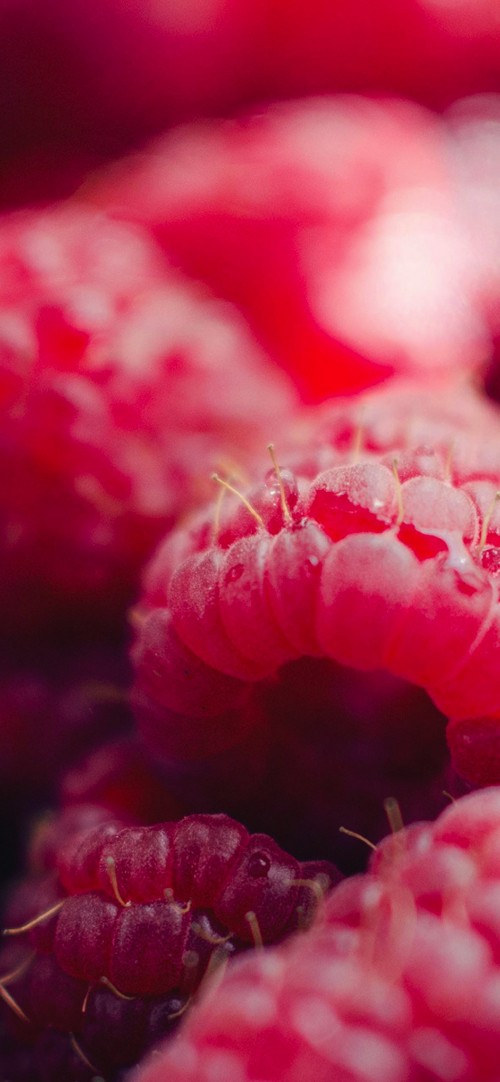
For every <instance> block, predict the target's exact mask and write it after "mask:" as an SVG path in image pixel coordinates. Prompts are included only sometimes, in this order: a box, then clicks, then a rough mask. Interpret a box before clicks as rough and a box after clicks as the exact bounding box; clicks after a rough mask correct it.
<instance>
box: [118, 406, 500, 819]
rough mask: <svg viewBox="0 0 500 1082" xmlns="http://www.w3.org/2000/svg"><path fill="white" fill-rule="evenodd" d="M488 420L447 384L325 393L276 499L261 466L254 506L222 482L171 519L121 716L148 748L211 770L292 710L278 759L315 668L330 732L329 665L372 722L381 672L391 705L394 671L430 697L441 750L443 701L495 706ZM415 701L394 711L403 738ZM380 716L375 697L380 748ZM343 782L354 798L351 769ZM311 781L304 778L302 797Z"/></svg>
mask: <svg viewBox="0 0 500 1082" xmlns="http://www.w3.org/2000/svg"><path fill="white" fill-rule="evenodd" d="M433 396H434V400H432V399H433ZM498 432H499V428H498V415H497V413H496V411H495V410H494V409H492V408H491V407H490V406H489V405H488V404H485V403H484V402H482V401H480V400H476V399H474V397H473V395H472V392H471V393H470V394H467V395H465V394H464V393H463V392H462V391H460V390H454V389H453V388H452V387H451V386H450V385H445V386H444V387H441V388H439V387H436V386H434V387H432V385H431V386H430V387H429V390H428V391H427V392H426V391H425V390H423V389H422V388H421V387H415V386H413V385H409V386H406V387H401V386H399V387H398V386H394V387H392V388H385V389H383V390H379V391H377V392H372V393H370V394H369V395H365V396H362V397H359V398H358V399H356V400H353V401H352V402H344V403H342V404H339V405H338V406H337V405H334V406H329V407H328V408H325V410H324V412H323V414H319V416H318V414H316V415H315V416H314V417H313V418H312V419H311V421H310V422H309V423H305V424H304V428H303V430H302V432H301V433H300V432H299V433H297V435H296V441H295V444H294V445H293V444H292V446H291V450H290V451H288V452H287V451H286V450H285V451H284V453H281V451H280V464H281V482H282V485H283V490H284V494H285V503H286V506H285V504H282V497H281V495H280V491H279V485H278V482H277V477H276V474H275V472H274V471H273V470H271V471H269V473H268V474H267V478H266V480H265V482H264V483H260V484H259V483H258V482H256V483H255V484H254V485H253V486H251V487H249V488H248V489H244V490H243V496H244V497H245V499H246V500H247V501H248V503H249V504H250V505H251V507H252V508H253V511H254V512H256V513H257V515H258V516H259V518H257V517H256V515H255V514H252V513H251V512H250V510H249V508H248V506H247V505H245V504H244V502H243V500H242V499H237V497H235V496H233V495H232V494H231V493H229V492H227V493H226V494H225V495H224V498H223V501H222V504H221V506H220V507H219V510H218V512H217V516H216V512H215V511H214V509H210V510H208V512H207V513H205V514H200V515H199V516H198V517H197V518H195V519H193V521H192V524H191V526H189V525H186V526H185V527H184V528H183V529H182V530H179V531H177V532H175V533H174V534H173V535H172V537H171V539H170V540H167V541H166V543H165V544H164V546H163V547H161V548H160V549H159V551H158V553H157V555H156V557H155V559H154V560H153V562H152V563H151V565H150V567H149V569H148V572H147V574H146V577H145V586H144V593H143V598H142V602H141V606H140V608H139V610H138V616H139V621H138V633H137V639H136V645H135V647H134V655H133V656H134V663H135V667H136V711H137V715H138V718H139V722H140V725H141V728H142V731H143V733H144V735H145V737H146V739H147V740H148V742H149V744H150V746H151V747H154V748H156V749H157V750H158V752H159V753H160V754H161V755H162V756H163V757H164V758H165V760H170V761H172V760H175V759H177V760H178V761H188V760H192V761H195V760H196V758H198V759H199V760H201V759H203V760H204V762H205V768H206V769H207V770H210V758H209V756H212V757H213V756H215V753H216V751H217V750H218V751H219V752H220V753H221V754H222V753H223V752H224V750H225V749H228V748H230V747H236V746H237V745H238V744H240V745H241V746H244V744H245V742H247V745H248V743H251V733H252V729H253V732H254V733H255V734H258V733H259V732H261V731H264V733H266V734H267V735H269V734H272V733H273V731H276V726H277V725H278V726H279V724H280V720H279V719H280V717H281V718H282V719H287V718H290V719H294V720H293V721H291V724H290V725H288V726H287V725H286V723H285V725H284V731H285V732H286V733H287V734H288V740H287V743H286V744H284V748H283V753H282V754H283V756H284V757H286V755H287V747H289V746H290V739H291V734H295V732H296V729H295V726H296V724H299V725H300V718H299V717H298V715H299V713H300V710H299V709H298V708H297V709H296V708H295V705H294V696H295V698H296V699H297V701H300V702H302V703H303V710H304V712H305V713H304V723H303V726H302V729H299V732H300V733H301V736H300V738H299V742H300V745H301V747H302V750H303V755H304V762H307V756H306V755H305V751H304V749H306V748H308V747H310V742H311V739H314V738H315V732H316V730H315V723H314V712H312V716H311V714H308V713H307V702H308V689H309V687H311V689H312V690H311V695H310V700H311V702H314V700H315V698H316V697H317V696H318V695H320V694H321V693H320V692H319V691H318V690H317V689H318V688H319V686H320V679H321V681H323V682H325V688H326V690H325V693H324V695H325V696H326V697H324V698H323V702H322V704H321V706H320V711H322V712H323V716H324V717H325V719H326V718H328V717H329V718H330V722H329V723H328V722H327V721H326V720H325V721H324V724H325V728H326V730H327V731H328V728H329V730H330V733H331V738H330V739H332V738H333V739H334V738H335V737H334V734H335V725H336V722H335V710H336V705H335V684H336V680H337V677H336V676H335V666H338V665H341V666H343V667H347V668H348V669H354V670H356V677H355V680H356V681H357V685H356V686H357V688H358V698H362V696H363V688H364V689H365V692H364V694H365V699H366V701H365V705H364V706H363V705H361V706H360V705H359V704H358V707H357V711H358V716H361V717H363V715H364V716H365V718H366V719H367V721H366V723H365V728H366V731H367V732H369V731H370V724H369V722H368V719H369V718H370V717H371V716H372V715H371V702H372V700H373V694H374V683H373V682H375V685H376V681H377V679H379V678H380V676H381V674H382V673H383V674H385V675H386V678H387V682H388V688H387V711H388V716H390V710H391V707H390V699H391V690H390V688H391V681H392V680H395V681H396V684H395V685H394V688H395V691H394V694H396V690H397V688H398V684H397V681H402V680H403V681H406V682H409V683H410V684H411V685H414V686H415V685H416V687H417V688H422V689H424V690H425V692H426V693H427V695H428V696H429V697H430V699H431V700H432V702H433V703H434V705H435V707H437V709H438V711H440V712H441V714H438V713H437V711H436V712H435V714H434V720H431V719H432V713H431V714H430V715H429V712H428V708H427V711H426V707H425V706H424V705H423V715H422V716H423V717H425V716H427V717H428V719H429V720H428V722H425V723H423V725H422V732H424V730H425V728H426V726H427V724H428V725H429V729H430V731H432V727H433V726H434V732H435V739H436V745H435V746H436V748H437V747H439V746H440V741H441V740H442V732H443V729H444V718H443V715H444V716H446V717H452V718H453V719H458V720H460V719H468V718H474V717H476V716H477V717H481V716H487V717H490V718H496V717H498V716H499V715H500V683H499V673H498V664H497V653H498V644H499V634H500V615H499V612H500V610H499V608H498V577H497V571H496V570H495V564H494V557H495V555H496V554H498V552H499V551H500V517H499V515H500V511H499V505H498V501H497V499H496V492H497V490H498V487H499V482H500V441H499V436H498ZM214 522H216V523H217V527H216V536H215V537H214V533H215V528H214ZM328 662H330V663H331V664H332V666H333V667H332V668H331V670H330V677H329V679H330V686H328ZM321 666H325V671H324V672H323V671H322V670H321ZM301 673H302V676H301ZM359 673H361V674H365V673H366V674H367V675H366V676H364V675H361V676H360V675H358V674H359ZM320 674H321V676H320ZM370 674H373V677H372V676H371V675H370ZM343 680H344V684H346V683H347V684H348V681H346V678H345V676H344V678H343ZM294 681H295V684H294ZM288 686H290V687H292V688H293V687H294V686H295V691H293V692H292V693H290V694H289V695H288V698H287V688H288ZM340 686H342V685H340ZM352 686H354V677H353V683H352ZM280 689H281V690H280ZM342 694H343V693H342ZM398 694H399V691H398ZM315 709H316V704H315V707H314V710H315ZM393 709H394V708H393ZM413 709H414V708H413V707H411V706H409V707H408V706H407V707H406V712H402V714H401V716H400V735H401V740H402V742H403V743H404V740H405V716H407V717H408V719H409V718H411V716H412V712H413ZM328 711H329V713H328ZM295 716H297V721H295ZM320 716H321V713H320ZM386 731H387V722H386V721H384V711H383V710H382V711H381V713H380V716H379V720H378V721H376V720H375V719H374V721H373V733H372V738H373V741H374V744H375V745H376V743H377V740H379V741H381V742H383V741H384V739H385V736H384V734H385V732H386ZM394 732H395V733H396V732H397V725H395V728H394ZM309 734H310V735H309ZM431 744H432V741H431ZM362 747H363V741H362V740H360V741H359V745H358V751H360V750H361V749H362ZM415 747H416V748H418V737H417V740H416V742H415ZM278 756H279V752H278ZM444 759H445V756H444V755H443V759H442V762H444ZM359 761H360V760H359V759H358V762H359ZM277 762H278V770H279V758H278V760H277ZM298 762H299V764H300V753H299V756H298ZM408 765H409V764H408ZM369 766H370V764H369V763H368V769H369ZM458 766H459V769H460V771H461V772H462V773H465V775H466V776H467V772H466V769H465V767H464V763H463V760H461V761H460V763H459V764H458ZM339 774H340V776H341V768H340V769H339ZM296 776H297V778H298V779H300V766H299V770H298V772H297V775H296ZM294 777H295V775H294ZM349 777H350V778H351V777H352V780H353V791H354V794H356V792H357V791H359V790H362V788H363V786H362V784H360V775H359V773H358V774H356V769H355V768H354V770H353V773H352V775H349ZM400 780H401V778H400ZM331 781H332V779H331V777H330V789H332V788H333V786H332V784H331ZM271 786H272V782H271ZM441 788H447V786H446V784H445V785H441ZM277 790H278V792H280V789H279V784H278V786H277ZM325 791H326V790H325ZM389 791H391V790H390V789H386V792H385V794H384V793H382V794H380V798H379V799H380V803H381V801H382V799H383V796H384V795H387V792H389ZM317 793H318V790H317V788H315V784H314V782H313V783H312V787H311V789H310V790H309V798H310V800H312V799H316V797H317ZM397 795H398V796H399V793H398V794H397ZM355 802H356V795H354V798H353V800H352V801H351V803H352V804H354V803H355ZM402 802H403V807H404V797H402ZM436 810H437V809H436ZM424 811H425V804H424V805H423V807H422V808H421V811H420V816H421V815H422V814H423V813H424ZM417 817H418V815H417ZM342 822H344V819H343V817H342V818H340V820H339V821H338V825H340V823H342ZM349 825H352V826H354V824H352V823H349ZM365 829H366V828H365ZM369 829H370V828H369V827H368V830H369Z"/></svg>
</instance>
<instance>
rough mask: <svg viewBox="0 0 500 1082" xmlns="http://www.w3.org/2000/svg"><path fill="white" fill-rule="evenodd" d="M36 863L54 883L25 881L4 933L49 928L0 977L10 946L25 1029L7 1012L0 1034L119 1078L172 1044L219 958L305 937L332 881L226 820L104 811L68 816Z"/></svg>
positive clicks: (29, 936)
mask: <svg viewBox="0 0 500 1082" xmlns="http://www.w3.org/2000/svg"><path fill="white" fill-rule="evenodd" d="M96 819H97V816H96ZM80 821H81V822H82V823H83V819H81V820H80ZM87 822H88V823H89V824H90V812H89V815H88V816H87ZM54 840H55V841H56V843H58V848H56V847H55V845H54ZM35 852H37V854H38V867H39V868H40V867H41V868H42V869H43V870H45V869H46V870H48V871H49V873H50V870H51V867H53V865H54V864H55V865H56V868H57V877H54V874H53V871H52V874H48V875H47V873H46V872H45V874H39V875H38V876H33V875H31V877H29V878H27V879H26V880H25V881H24V882H22V883H21V884H20V886H19V887H18V888H17V891H14V892H13V894H12V895H11V898H10V900H9V901H8V904H7V913H6V920H7V922H8V923H9V925H12V924H14V926H17V927H18V926H20V925H24V924H25V923H26V922H29V920H30V918H33V917H35V918H36V917H37V916H41V915H42V914H44V913H47V917H46V918H45V919H42V920H41V921H35V923H34V925H33V926H32V927H30V928H28V929H27V930H26V931H25V932H24V933H22V937H21V936H19V938H18V936H17V935H14V936H12V938H11V940H10V941H9V942H8V947H7V948H6V951H5V954H4V956H3V958H2V962H3V971H4V972H13V971H15V970H16V965H15V964H13V963H12V960H11V956H12V950H13V944H14V951H15V949H16V947H17V950H18V951H19V946H18V944H19V939H20V940H21V943H22V947H21V961H20V962H18V966H20V969H19V972H18V973H16V974H15V976H14V977H12V978H11V979H10V980H8V981H7V985H8V989H9V992H10V993H11V995H12V996H13V997H14V999H15V1005H16V1006H17V1008H20V1010H21V1011H22V1012H23V1013H24V1015H25V1016H26V1018H27V1019H28V1020H29V1021H26V1018H22V1017H21V1018H20V1017H19V1010H17V1012H16V1006H15V1007H14V1008H12V1006H11V1005H10V1004H9V1003H8V1002H7V1003H6V1006H10V1008H11V1015H12V1016H13V1017H10V1015H8V1016H7V1020H5V1021H4V1025H6V1024H7V1022H8V1020H9V1019H10V1029H12V1025H14V1035H15V1036H16V1039H17V1040H19V1041H20V1042H21V1043H22V1042H23V1041H30V1040H31V1041H33V1040H35V1043H36V1042H38V1041H39V1040H40V1039H41V1035H42V1034H43V1033H44V1031H45V1030H46V1029H47V1028H53V1029H54V1030H55V1031H56V1032H57V1033H59V1034H65V1035H66V1046H67V1051H68V1043H70V1042H69V1037H70V1035H71V1034H73V1035H76V1037H77V1040H78V1045H79V1047H80V1048H81V1050H83V1053H84V1056H85V1057H86V1058H87V1060H89V1061H90V1062H92V1063H97V1064H98V1067H100V1068H101V1069H106V1070H110V1071H111V1072H112V1077H113V1078H114V1077H115V1074H114V1073H113V1072H116V1070H118V1068H119V1067H125V1066H129V1065H131V1064H132V1063H133V1062H135V1061H136V1060H137V1059H138V1058H139V1057H140V1055H141V1054H142V1053H143V1052H144V1050H145V1049H147V1048H148V1047H150V1046H151V1045H153V1044H155V1043H156V1042H157V1040H158V1039H159V1038H160V1036H162V1035H164V1034H165V1033H166V1032H168V1030H169V1028H170V1027H171V1026H172V1025H173V1024H174V1022H175V1020H176V1018H177V1017H178V1016H180V1014H181V1013H183V1010H184V1009H185V1007H186V1006H187V1003H188V1001H189V1000H190V998H191V997H192V996H193V994H194V993H195V991H196V989H197V987H198V985H199V983H200V981H201V979H202V977H203V976H204V974H205V972H206V971H207V969H208V967H209V966H210V965H212V966H213V964H214V962H215V961H216V960H217V959H219V960H220V956H222V957H223V958H227V957H229V956H231V955H232V954H233V953H235V952H238V951H240V950H246V949H248V947H250V946H252V945H254V944H256V943H258V944H260V943H262V942H264V943H270V942H276V941H279V940H281V939H283V938H284V937H285V936H287V935H288V934H290V933H291V932H293V931H296V930H298V929H300V928H304V927H306V926H307V925H308V924H310V922H311V920H312V919H313V916H314V912H315V909H316V907H317V905H318V900H319V898H321V897H322V895H323V893H324V892H325V891H326V890H327V889H328V887H329V886H330V885H331V883H333V882H335V881H337V880H338V879H339V878H340V877H339V873H338V872H337V871H336V869H335V868H333V867H332V866H331V865H329V864H327V863H326V862H321V861H320V862H302V863H299V862H298V861H297V860H295V859H294V858H293V857H291V856H289V855H288V854H287V853H285V852H284V851H283V850H282V849H280V847H279V846H277V845H276V843H275V842H274V841H273V840H272V838H270V837H269V836H267V835H264V834H259V835H257V834H255V835H249V834H248V832H247V831H246V829H245V828H244V827H243V826H241V825H240V824H239V823H237V822H236V821H235V820H232V819H230V818H229V817H227V816H225V815H213V816H210V815H192V816H187V817H186V818H184V819H181V820H180V821H179V822H177V823H173V822H172V823H162V824H156V825H154V826H149V827H144V826H124V825H123V824H122V823H120V821H119V820H118V819H112V818H111V817H110V815H109V813H108V814H107V815H106V814H104V815H103V816H102V818H101V821H100V822H99V821H96V822H95V825H93V826H90V825H88V826H87V827H86V828H84V827H83V825H82V826H81V828H79V827H78V816H76V817H75V814H74V812H73V817H72V818H71V816H69V815H68V813H67V812H66V813H65V816H63V819H62V821H61V824H60V827H59V831H58V834H55V835H54V833H53V834H52V844H51V845H49V846H47V845H45V847H44V848H43V849H40V846H39V845H38V847H37V850H35ZM32 861H33V855H32ZM23 948H24V949H23ZM9 952H10V954H9ZM214 954H215V957H214V958H213V960H212V962H211V959H212V955H214ZM16 960H17V959H16ZM9 963H10V965H9ZM23 966H24V968H23ZM4 1018H5V1011H4ZM23 1027H24V1028H23ZM60 1040H61V1038H60ZM73 1051H74V1048H73ZM34 1063H36V1060H35V1061H34ZM36 1077H37V1078H38V1076H36ZM54 1077H55V1078H56V1077H57V1075H55V1076H54ZM50 1078H52V1075H50Z"/></svg>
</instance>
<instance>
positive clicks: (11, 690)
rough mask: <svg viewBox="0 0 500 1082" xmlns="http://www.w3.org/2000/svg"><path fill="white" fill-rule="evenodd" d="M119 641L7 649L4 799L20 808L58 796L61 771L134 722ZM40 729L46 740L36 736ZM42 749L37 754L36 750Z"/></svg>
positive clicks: (0, 751) (2, 677)
mask: <svg viewBox="0 0 500 1082" xmlns="http://www.w3.org/2000/svg"><path fill="white" fill-rule="evenodd" d="M122 653H123V651H122V649H119V646H118V644H115V645H113V644H111V643H109V642H103V641H101V642H99V641H97V640H95V641H94V642H93V643H92V645H90V646H89V645H83V644H82V645H80V646H79V647H78V649H77V650H75V647H74V645H71V646H70V647H68V646H64V645H63V644H62V643H60V644H57V646H56V645H55V644H49V645H46V646H43V647H42V646H41V645H40V644H37V645H36V647H35V646H34V647H33V648H32V649H29V650H25V651H24V656H23V657H22V658H21V657H20V656H19V652H18V651H16V652H15V653H14V652H13V651H9V652H7V651H4V653H3V656H2V665H1V668H0V789H1V794H2V796H1V801H0V803H1V804H4V805H5V806H7V805H8V806H9V808H10V810H11V811H12V810H13V809H14V808H16V809H17V810H18V811H20V812H21V813H25V812H26V810H33V809H34V808H36V806H38V805H40V803H41V802H43V801H47V800H48V799H50V797H52V796H53V795H54V792H55V789H56V786H57V784H58V781H59V776H60V775H61V773H62V772H63V771H64V770H66V769H68V767H69V766H70V765H71V764H72V763H73V762H75V761H76V760H78V759H79V758H81V756H82V755H83V754H84V753H85V752H87V751H89V750H90V749H91V748H93V747H95V746H96V745H97V744H99V743H100V742H101V741H102V740H103V739H105V738H106V737H107V738H108V739H111V738H112V737H114V736H116V735H117V734H119V733H121V732H123V731H124V730H126V729H128V728H129V727H130V714H129V710H128V707H127V704H126V682H127V679H128V671H127V665H126V662H125V659H124V658H123V656H122ZM41 732H43V741H40V740H39V736H40V733H41ZM37 744H39V746H38V747H37V754H36V756H35V755H34V754H33V748H34V747H35V746H36V745H37Z"/></svg>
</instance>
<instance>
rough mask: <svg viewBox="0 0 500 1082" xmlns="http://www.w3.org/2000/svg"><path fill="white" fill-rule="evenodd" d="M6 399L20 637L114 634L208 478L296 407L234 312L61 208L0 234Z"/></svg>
mask: <svg viewBox="0 0 500 1082" xmlns="http://www.w3.org/2000/svg"><path fill="white" fill-rule="evenodd" d="M236 356H237V359H238V365H237V367H236V366H235V358H236ZM231 373H233V375H232V376H231ZM261 380H265V381H266V383H265V387H266V390H265V394H263V393H262V392H261V383H260V381H261ZM0 400H1V402H2V406H3V426H2V435H1V440H0V460H1V462H2V463H3V469H2V471H1V474H2V482H1V485H2V489H1V506H2V546H1V557H2V577H1V581H0V597H1V600H2V606H3V610H4V612H5V614H6V619H7V618H8V622H9V630H10V629H11V628H12V629H14V630H15V628H16V626H19V627H21V628H23V629H26V628H28V629H33V627H34V626H36V623H37V622H41V623H42V624H44V623H45V624H47V623H51V622H53V623H56V624H57V621H58V620H59V622H61V621H62V622H64V620H65V621H66V623H67V622H68V620H69V621H70V622H71V625H72V626H74V623H75V620H76V616H77V614H80V617H81V624H82V625H83V622H84V621H83V618H84V617H85V616H86V618H87V620H91V621H92V623H93V625H94V626H95V620H96V617H97V614H98V613H99V614H100V621H101V623H102V621H103V620H106V621H107V622H108V623H109V622H113V621H115V622H116V620H117V617H118V618H119V617H120V616H123V612H124V605H125V604H126V603H127V602H128V601H129V600H130V598H131V597H132V596H133V593H134V591H135V589H136V583H137V576H138V572H139V569H140V567H141V565H142V562H143V561H144V559H145V558H146V556H147V555H148V554H149V553H150V552H151V550H152V548H153V546H154V543H155V542H156V540H157V539H158V538H159V537H160V536H161V535H162V533H163V532H164V530H165V529H166V528H167V527H168V526H169V525H170V524H171V523H172V522H173V521H174V520H175V518H176V516H177V515H178V514H179V513H180V512H181V511H184V510H185V509H186V508H187V507H189V505H190V504H191V503H192V502H193V500H194V498H195V494H196V495H199V493H200V492H202V491H203V489H204V487H205V485H206V477H207V476H208V475H209V471H210V463H212V466H213V468H216V467H217V466H218V464H219V462H220V456H221V455H222V456H224V455H226V456H229V457H230V455H231V450H232V448H233V447H234V443H235V440H236V436H237V438H238V445H239V446H240V441H242V442H241V450H242V452H243V454H242V456H240V457H243V460H244V458H245V447H247V448H248V445H251V444H252V442H253V438H254V436H255V434H256V433H257V432H259V434H261V432H262V430H261V428H260V424H261V422H262V424H263V426H264V427H265V428H266V434H267V430H268V426H271V427H272V426H274V425H275V424H276V425H278V426H279V424H280V417H283V416H284V415H285V414H286V413H287V411H288V409H289V407H290V405H291V403H292V395H291V392H290V390H289V388H288V387H287V386H285V384H284V382H283V380H281V378H280V377H279V376H278V375H277V374H275V373H274V372H272V371H271V370H270V369H269V367H268V366H267V365H266V363H265V360H264V358H263V356H262V355H261V353H260V352H259V350H258V349H257V347H256V346H255V345H254V343H253V342H252V340H251V338H250V336H249V335H248V333H247V331H246V329H245V327H244V325H243V324H242V322H241V321H240V320H239V318H238V317H237V316H236V314H235V313H232V312H231V311H230V309H229V308H228V307H227V306H225V305H222V304H221V303H220V302H217V301H214V300H212V299H210V298H209V297H208V296H207V295H206V294H205V292H204V291H203V290H202V289H201V288H199V287H196V286H189V285H188V284H186V283H185V282H184V281H182V280H181V279H179V278H178V277H177V276H176V275H174V273H173V272H172V271H170V270H168V269H166V268H165V266H164V263H163V260H162V257H161V254H160V253H159V252H158V251H157V249H156V247H155V246H154V245H153V244H152V243H151V242H150V241H149V240H148V238H147V237H146V236H144V235H143V234H142V233H141V232H140V230H137V229H134V228H130V227H128V226H122V225H119V224H117V223H114V222H113V221H112V220H110V219H109V218H107V217H106V216H105V215H102V214H96V213H93V212H90V211H88V210H84V209H81V208H80V209H76V208H70V207H67V206H66V207H64V206H62V207H56V208H54V209H52V210H48V211H44V212H39V213H36V212H32V213H28V212H26V213H24V214H19V215H14V216H11V217H9V218H7V219H6V220H5V221H4V222H3V223H2V227H1V230H0Z"/></svg>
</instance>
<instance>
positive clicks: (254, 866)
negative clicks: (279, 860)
mask: <svg viewBox="0 0 500 1082" xmlns="http://www.w3.org/2000/svg"><path fill="white" fill-rule="evenodd" d="M270 867H271V857H270V856H269V854H268V853H265V852H264V851H263V850H259V851H258V852H257V853H252V855H251V857H250V858H249V861H248V874H249V875H250V876H251V877H252V879H263V878H264V876H266V875H267V873H268V871H269V869H270Z"/></svg>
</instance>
